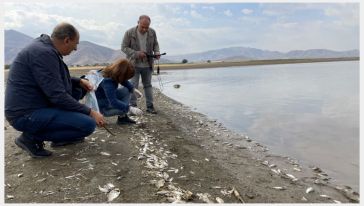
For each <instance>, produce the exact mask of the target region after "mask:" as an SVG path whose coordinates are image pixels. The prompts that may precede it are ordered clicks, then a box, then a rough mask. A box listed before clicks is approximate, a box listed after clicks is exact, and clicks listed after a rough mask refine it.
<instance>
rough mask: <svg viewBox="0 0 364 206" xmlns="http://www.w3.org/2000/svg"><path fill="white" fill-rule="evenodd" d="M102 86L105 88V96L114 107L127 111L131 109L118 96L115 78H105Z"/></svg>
mask: <svg viewBox="0 0 364 206" xmlns="http://www.w3.org/2000/svg"><path fill="white" fill-rule="evenodd" d="M100 86H101V88H102V89H103V90H104V93H105V96H106V98H107V100H108V101H109V103H110V105H111V106H112V107H113V108H115V109H119V110H121V111H123V112H125V113H127V112H128V111H129V105H128V104H125V103H124V102H122V101H120V100H119V99H117V98H116V91H117V85H116V86H115V82H114V81H113V80H111V79H104V80H103V81H102V82H101V84H100Z"/></svg>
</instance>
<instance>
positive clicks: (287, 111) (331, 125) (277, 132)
mask: <svg viewBox="0 0 364 206" xmlns="http://www.w3.org/2000/svg"><path fill="white" fill-rule="evenodd" d="M160 78H161V79H162V83H163V88H162V92H163V93H164V94H166V95H167V96H169V97H171V98H173V99H175V100H177V101H179V102H181V103H183V104H185V105H187V106H190V107H192V108H194V109H195V110H196V111H197V112H200V113H203V114H205V115H207V116H209V117H211V118H212V119H217V120H218V121H219V122H221V123H223V124H224V126H225V127H227V128H229V129H231V130H233V131H235V132H238V133H244V134H246V135H248V136H249V137H250V138H252V139H254V140H255V141H257V142H259V143H262V144H263V145H265V146H267V147H268V148H269V149H270V151H271V153H274V154H279V155H283V156H289V157H293V158H295V159H297V160H299V162H300V163H301V164H305V165H307V166H310V165H314V166H318V167H320V168H321V169H323V170H324V172H326V173H328V174H329V176H330V177H333V178H334V181H335V183H338V184H342V185H349V186H351V187H353V188H354V189H355V190H357V191H359V62H358V61H350V62H324V63H306V64H282V65H264V66H244V67H226V68H211V69H191V70H169V71H166V73H165V74H162V75H161V76H160ZM175 84H180V85H181V87H180V88H178V89H176V88H174V86H173V85H175ZM154 87H157V88H160V86H159V82H158V81H157V78H155V77H154Z"/></svg>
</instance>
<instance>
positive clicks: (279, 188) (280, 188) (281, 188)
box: [272, 187, 286, 190]
mask: <svg viewBox="0 0 364 206" xmlns="http://www.w3.org/2000/svg"><path fill="white" fill-rule="evenodd" d="M272 188H273V189H276V190H285V189H286V188H285V187H272Z"/></svg>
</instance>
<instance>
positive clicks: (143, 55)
mask: <svg viewBox="0 0 364 206" xmlns="http://www.w3.org/2000/svg"><path fill="white" fill-rule="evenodd" d="M137 56H138V58H139V59H144V58H146V57H147V54H146V53H145V51H137Z"/></svg>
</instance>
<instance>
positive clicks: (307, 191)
mask: <svg viewBox="0 0 364 206" xmlns="http://www.w3.org/2000/svg"><path fill="white" fill-rule="evenodd" d="M313 191H314V189H313V188H312V187H309V188H307V189H306V194H308V193H311V192H313Z"/></svg>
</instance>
